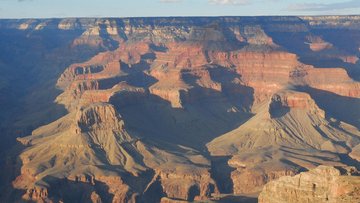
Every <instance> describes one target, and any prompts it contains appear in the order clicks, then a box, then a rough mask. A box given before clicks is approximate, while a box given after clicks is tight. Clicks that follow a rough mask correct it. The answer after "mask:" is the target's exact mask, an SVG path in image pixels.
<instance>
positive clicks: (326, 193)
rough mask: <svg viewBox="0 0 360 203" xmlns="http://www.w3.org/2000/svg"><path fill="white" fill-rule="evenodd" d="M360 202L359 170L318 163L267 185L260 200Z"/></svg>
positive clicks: (272, 202) (266, 202)
mask: <svg viewBox="0 0 360 203" xmlns="http://www.w3.org/2000/svg"><path fill="white" fill-rule="evenodd" d="M275 202H276V203H291V202H334V203H335V202H349V203H350V202H360V176H359V171H357V170H356V169H355V168H353V167H341V168H335V167H332V166H324V165H321V166H318V167H317V168H315V169H313V170H310V171H308V172H303V173H300V174H298V175H296V176H293V177H290V176H283V177H281V178H279V179H278V180H275V181H271V182H269V183H268V184H266V185H265V186H264V189H263V191H262V192H261V193H260V195H259V203H275Z"/></svg>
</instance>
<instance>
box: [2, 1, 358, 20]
mask: <svg viewBox="0 0 360 203" xmlns="http://www.w3.org/2000/svg"><path fill="white" fill-rule="evenodd" d="M350 14H351V15H356V14H359V15H360V0H0V18H53V17H61V18H62V17H149V16H273V15H350Z"/></svg>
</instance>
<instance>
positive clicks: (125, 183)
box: [0, 16, 360, 202]
mask: <svg viewBox="0 0 360 203" xmlns="http://www.w3.org/2000/svg"><path fill="white" fill-rule="evenodd" d="M358 25H359V22H358V17H357V16H353V17H344V18H343V17H334V18H324V19H323V18H322V17H302V19H300V18H297V17H229V18H227V17H224V18H213V19H212V18H136V19H132V18H130V19H59V20H19V21H16V22H14V21H11V20H4V21H0V28H1V29H3V30H5V31H7V30H11V31H14V30H16V32H20V33H26V34H29V33H30V34H29V36H31V34H32V35H35V34H36V33H43V34H42V35H41V36H48V37H50V38H51V35H47V33H58V32H59V33H73V35H72V37H68V38H67V35H66V34H58V35H59V36H60V38H61V37H62V38H64V39H63V40H64V41H66V47H67V49H69V50H77V52H78V51H79V52H80V53H81V50H84V51H85V50H88V49H90V50H94V53H93V54H90V55H91V56H89V57H84V58H81V59H79V60H75V61H73V60H70V59H67V55H64V57H63V58H61V59H62V60H64V61H67V62H66V63H64V65H63V67H62V68H61V71H60V70H59V71H58V72H57V74H55V73H53V74H52V79H51V83H50V82H49V83H46V84H51V85H52V87H57V88H58V89H59V90H61V91H62V92H59V93H58V94H57V95H53V96H52V97H51V98H52V99H53V100H54V101H55V102H56V103H57V104H59V105H62V106H63V107H64V108H65V109H66V112H63V113H62V114H61V115H59V116H57V117H56V119H53V120H55V121H53V122H48V124H47V125H43V126H41V127H39V125H37V127H38V128H37V129H35V130H34V131H32V134H31V135H30V136H27V137H22V138H19V139H18V141H19V142H21V143H22V144H23V145H24V146H25V149H24V150H23V151H22V152H21V153H20V155H19V158H20V162H21V165H20V166H19V167H21V170H20V173H21V174H19V176H18V177H17V178H16V179H15V180H14V181H13V186H14V187H15V188H17V189H20V190H23V191H25V192H24V194H23V195H22V198H25V199H27V200H35V201H60V200H61V201H75V200H79V201H93V202H99V201H103V202H111V201H112V202H160V201H161V202H172V201H194V200H195V201H196V200H199V201H207V200H209V201H210V200H211V201H215V202H216V201H223V200H222V199H221V197H222V194H220V193H223V194H234V195H248V194H257V193H259V192H260V191H261V190H262V188H263V186H264V185H265V184H266V183H267V182H269V181H273V180H276V179H279V178H280V177H282V176H289V175H291V176H293V175H296V174H298V173H299V172H300V171H303V170H306V169H312V168H315V167H316V166H317V165H319V164H325V165H332V166H341V167H345V166H347V165H352V166H355V167H359V162H358V158H359V155H358V154H359V153H358V151H359V150H358V148H359V144H360V132H359V130H358V128H359V127H360V121H359V115H360V114H359V113H360V109H359V108H358V107H359V106H360V83H359V82H358V79H359V78H360V74H359V73H360V72H358V69H359V62H358V57H359V48H360V44H359V42H358V38H357V36H358V33H359V30H360V28H359V27H358ZM338 29H340V30H341V33H343V35H346V36H347V37H348V38H350V39H352V40H353V41H354V43H352V44H351V45H349V44H346V43H342V42H337V41H336V39H337V38H339V36H338V33H337V32H340V31H339V30H338ZM34 33H35V34H34ZM74 33H76V34H74ZM58 35H56V36H57V37H59V36H58ZM65 38H66V40H65ZM53 46H55V47H56V46H59V45H53ZM356 46H358V47H357V49H356V48H354V47H356ZM45 47H46V46H45ZM84 48H86V49H84ZM39 49H41V50H45V48H39ZM57 49H58V50H59V51H58V52H56V53H58V55H59V56H62V55H61V54H60V53H65V52H66V51H64V48H57ZM77 52H76V53H77ZM85 58H86V59H85ZM41 59H42V60H44V61H45V62H43V63H44V64H51V61H52V60H53V57H49V56H48V57H43V58H41ZM1 61H4V62H3V63H2V62H1ZM8 63H9V61H7V60H2V58H0V66H1V67H3V66H4V67H5V66H7V64H8ZM50 67H51V66H50ZM34 70H36V69H35V68H34ZM41 70H42V69H41ZM9 71H10V70H9ZM46 71H48V72H51V71H50V70H47V69H46ZM55 76H56V77H55ZM19 77H20V76H19ZM43 79H44V80H45V77H44V78H43ZM8 80H11V78H10V79H8V78H7V80H6V81H8ZM49 80H50V79H49ZM4 84H5V86H6V84H7V83H4ZM44 84H45V83H44ZM44 84H43V85H44ZM0 85H1V83H0ZM3 86H4V85H3ZM2 89H4V87H3V88H2V87H1V86H0V92H1V91H2ZM35 89H36V88H35ZM48 91H50V90H48ZM46 93H47V92H46V91H44V94H43V95H42V97H45V96H44V95H46ZM30 97H31V96H28V98H30ZM42 97H40V98H42ZM55 97H56V98H55ZM0 102H2V100H0ZM31 104H32V102H30V103H29V105H31ZM41 105H43V106H41ZM43 107H47V106H46V105H45V104H40V106H39V108H43ZM44 109H45V108H44ZM10 114H11V113H10V112H9V113H8V114H7V115H10ZM25 114H26V113H25ZM4 115H5V114H4ZM25 116H26V115H25ZM30 116H31V114H30ZM38 117H39V119H40V118H41V119H44V117H46V116H41V114H40V115H39V116H38ZM44 120H45V119H44ZM23 123H25V124H26V122H25V121H24V122H23ZM295 177H297V176H295ZM332 183H333V182H327V183H324V188H330V186H327V185H329V184H330V185H331V184H332ZM269 190H270V189H269ZM279 190H281V189H279ZM284 190H286V189H284ZM70 191H77V192H76V194H73V193H72V192H70ZM264 191H266V189H265V190H264ZM321 191H323V190H322V189H321ZM263 193H266V192H263ZM301 194H302V193H301ZM304 194H305V193H304ZM345 196H346V195H345ZM342 197H343V196H342ZM224 198H225V199H226V197H224ZM229 198H230V197H229ZM279 198H280V197H279ZM336 198H337V197H336ZM264 201H265V199H264ZM266 201H267V200H266ZM269 201H270V200H269Z"/></svg>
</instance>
